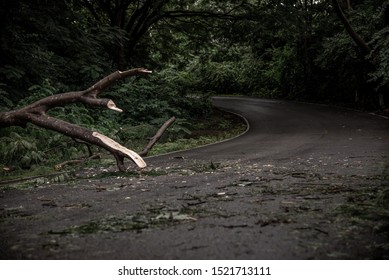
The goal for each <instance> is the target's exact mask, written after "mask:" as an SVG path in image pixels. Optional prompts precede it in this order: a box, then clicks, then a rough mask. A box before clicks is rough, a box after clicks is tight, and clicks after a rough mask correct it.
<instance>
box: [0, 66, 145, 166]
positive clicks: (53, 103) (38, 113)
mask: <svg viewBox="0 0 389 280" xmlns="http://www.w3.org/2000/svg"><path fill="white" fill-rule="evenodd" d="M149 73H151V71H149V70H147V69H144V68H136V69H132V70H127V71H116V72H114V73H112V74H110V75H108V76H107V77H105V78H103V79H101V80H100V81H98V82H97V83H95V84H94V85H93V86H91V87H90V88H88V89H86V90H84V91H75V92H66V93H59V94H55V95H52V96H48V97H45V98H43V99H41V100H38V101H36V102H34V103H32V104H30V105H27V106H26V107H23V108H20V109H17V110H12V111H9V112H0V127H8V126H22V127H25V126H26V125H27V123H32V124H35V125H37V126H40V127H43V128H46V129H50V130H53V131H56V132H59V133H62V134H64V135H67V136H70V137H72V138H76V139H80V140H83V141H85V142H87V143H90V144H93V145H97V146H99V147H102V148H104V149H106V150H107V151H109V152H110V153H111V154H112V155H113V156H114V157H115V159H116V163H117V166H118V168H119V170H121V171H124V170H125V167H124V158H129V159H131V160H132V161H134V162H135V163H136V165H137V166H138V167H140V168H144V167H146V163H145V162H144V160H143V159H142V158H141V157H140V156H139V155H138V154H137V153H135V152H134V151H131V150H129V149H127V148H126V147H123V146H122V145H120V144H119V143H117V142H115V141H114V140H112V139H111V138H109V137H107V136H105V135H103V134H100V133H99V132H97V131H91V130H88V129H86V128H82V127H80V126H78V125H75V124H72V123H68V122H66V121H63V120H60V119H56V118H53V117H51V116H49V115H48V114H47V111H48V110H49V109H52V108H54V107H59V106H61V107H62V106H65V105H67V104H71V103H83V104H86V105H89V106H95V107H106V108H108V109H111V110H114V111H118V112H122V109H120V108H118V107H117V106H116V104H115V103H114V102H113V101H112V100H111V99H105V98H98V95H99V94H100V93H101V92H103V91H104V90H105V89H107V88H108V87H109V86H111V85H113V84H115V83H116V82H117V81H118V80H120V79H124V78H126V77H131V76H136V75H142V74H149Z"/></svg>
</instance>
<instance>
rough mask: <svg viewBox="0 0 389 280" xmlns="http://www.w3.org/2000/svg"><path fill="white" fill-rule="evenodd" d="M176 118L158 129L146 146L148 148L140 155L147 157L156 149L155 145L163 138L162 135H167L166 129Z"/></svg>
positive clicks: (172, 118)
mask: <svg viewBox="0 0 389 280" xmlns="http://www.w3.org/2000/svg"><path fill="white" fill-rule="evenodd" d="M175 120H176V118H175V117H171V118H170V119H169V120H167V121H166V122H165V123H164V124H163V125H162V126H161V127H160V129H158V131H157V133H156V134H155V135H154V136H153V137H152V138H151V139H150V141H149V143H148V144H147V145H146V147H144V148H143V150H142V151H141V152H140V153H139V155H141V156H147V154H148V153H149V151H150V150H151V149H152V148H153V147H154V145H155V143H157V142H158V140H159V139H160V138H161V137H162V135H163V134H164V133H165V131H166V129H168V128H169V126H171V125H172V124H173V123H174V122H175Z"/></svg>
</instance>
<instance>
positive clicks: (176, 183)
mask: <svg viewBox="0 0 389 280" xmlns="http://www.w3.org/2000/svg"><path fill="white" fill-rule="evenodd" d="M214 102H215V105H216V106H218V107H221V108H224V109H226V110H230V111H234V112H236V113H239V114H241V115H243V116H244V117H245V118H246V119H247V121H248V123H249V124H250V129H249V130H248V132H246V133H245V134H244V135H242V136H240V137H238V138H235V139H233V140H230V141H226V142H223V143H219V144H215V145H209V146H206V147H202V148H197V149H193V150H189V151H183V152H178V153H172V154H168V155H164V156H159V157H151V158H147V159H146V161H147V162H148V164H149V167H148V170H147V171H145V172H143V173H142V174H141V175H140V176H133V177H131V176H130V177H123V176H101V174H104V173H102V172H101V171H100V172H99V173H100V175H97V177H88V178H86V177H85V176H86V175H88V172H89V173H93V172H95V170H89V171H84V172H82V175H79V178H78V179H77V180H75V181H68V182H65V183H50V184H37V186H30V187H29V188H26V189H23V190H20V189H19V190H15V189H12V188H10V189H4V190H2V192H1V196H0V203H1V204H0V211H1V217H2V218H1V222H0V226H1V236H0V240H1V243H0V250H1V251H0V253H1V256H2V257H3V258H27V259H29V258H32V259H350V258H351V259H365V258H373V259H374V258H382V257H384V256H385V255H386V256H387V255H388V254H387V253H388V252H385V251H384V249H383V248H384V246H379V244H387V243H388V240H387V239H386V238H387V237H385V232H384V234H380V232H379V231H375V230H372V228H373V227H374V228H377V227H379V226H381V222H377V221H380V220H379V219H378V220H377V219H375V218H374V217H373V216H372V215H370V216H369V217H372V218H371V219H369V218H366V217H365V216H363V215H362V214H363V213H367V214H371V213H369V212H368V211H370V210H369V209H372V208H371V207H370V206H372V205H374V202H375V201H377V199H379V198H380V192H381V191H382V189H384V188H385V187H386V188H387V186H388V185H389V184H388V182H387V181H388V178H389V176H388V155H389V121H388V120H387V119H384V118H382V117H378V116H373V115H369V114H367V113H363V112H358V111H353V110H348V109H344V108H334V107H328V106H321V105H313V104H303V103H296V102H286V101H270V100H261V99H252V98H225V97H223V98H221V97H219V98H215V101H214ZM80 176H81V177H80ZM364 207H366V208H364ZM369 207H370V208H369ZM356 209H359V210H360V211H359V212H358V211H356ZM365 210H366V211H365ZM372 214H374V213H372ZM382 226H385V224H382Z"/></svg>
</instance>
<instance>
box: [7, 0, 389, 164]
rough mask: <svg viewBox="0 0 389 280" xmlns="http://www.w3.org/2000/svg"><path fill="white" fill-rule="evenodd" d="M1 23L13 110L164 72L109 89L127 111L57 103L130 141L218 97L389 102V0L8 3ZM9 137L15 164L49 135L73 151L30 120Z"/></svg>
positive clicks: (366, 104) (37, 157) (64, 113)
mask: <svg viewBox="0 0 389 280" xmlns="http://www.w3.org/2000/svg"><path fill="white" fill-rule="evenodd" d="M342 15H343V17H342ZM0 21H1V23H0V111H3V112H5V111H10V110H15V109H17V108H21V107H23V106H26V105H27V104H30V103H32V102H35V101H37V100H39V99H42V98H44V97H47V96H50V95H53V94H55V93H58V92H65V91H74V90H81V89H84V88H88V87H89V86H90V85H92V84H93V83H95V82H96V81H97V80H99V79H101V78H102V77H104V76H106V75H108V74H110V73H112V72H115V71H116V70H126V69H130V68H135V67H147V68H148V69H152V70H153V72H154V74H153V75H150V76H147V77H134V78H132V79H131V80H129V81H122V82H121V83H119V84H118V85H117V86H114V87H113V88H111V89H110V90H109V91H107V92H106V93H105V96H107V97H108V98H113V99H115V102H116V103H117V105H118V107H120V108H123V109H125V113H123V114H122V115H120V116H118V115H115V114H112V113H110V112H97V111H96V110H95V109H93V108H92V109H90V108H88V107H86V106H84V105H82V104H81V105H80V104H78V105H70V106H67V107H63V108H53V109H52V110H51V113H52V114H53V115H54V116H56V117H58V118H62V119H64V120H66V121H69V122H73V123H76V124H82V125H84V126H88V127H90V128H98V129H99V130H100V131H102V132H106V131H107V130H108V129H111V131H115V132H116V137H117V138H119V139H120V140H122V141H124V142H126V141H128V139H127V138H128V132H126V131H128V130H127V129H126V127H128V128H129V127H134V126H140V125H144V124H153V125H160V124H161V123H163V121H164V120H166V119H167V118H169V117H171V116H172V115H174V116H176V117H177V118H178V123H181V124H183V127H182V130H181V131H185V129H186V128H185V125H184V124H185V123H186V121H187V120H188V119H190V118H194V117H201V116H205V115H206V114H208V113H209V112H210V110H211V106H210V99H209V97H210V96H211V95H212V94H245V95H253V96H258V97H265V98H285V99H297V100H308V101H317V102H330V103H337V104H342V105H345V104H346V105H348V106H356V107H363V108H367V109H373V110H378V109H380V107H382V106H383V105H384V104H387V103H388V102H389V96H388V95H389V94H388V82H389V36H388V35H389V1H388V0H333V1H331V0H275V1H267V0H244V1H238V0H226V1H216V0H188V1H180V0H28V1H27V0H18V1H9V0H1V1H0ZM347 24H348V25H347ZM350 28H352V32H354V34H355V35H357V36H358V38H359V39H360V42H362V43H363V44H364V45H363V46H362V45H361V44H358V42H357V41H356V40H355V37H354V38H353V36H350V34H351V33H350ZM361 46H362V47H361ZM194 97H195V98H194ZM134 104H137V106H136V110H132V109H130V108H134ZM0 137H3V140H2V141H1V144H0V154H1V157H2V160H3V162H5V163H13V164H15V163H16V162H18V163H19V164H20V162H23V164H21V165H23V166H25V167H28V166H31V165H32V164H34V162H39V161H41V160H42V154H41V153H40V152H39V150H41V147H39V145H40V139H42V138H45V139H49V140H48V141H46V145H48V146H49V149H54V147H56V149H57V148H58V147H59V146H60V149H59V150H60V151H61V152H58V153H62V154H63V153H69V150H71V149H70V148H69V146H68V145H64V144H59V142H60V141H59V137H60V136H56V135H54V134H50V133H49V134H47V135H46V134H45V135H44V136H42V133H41V132H39V133H38V132H37V130H36V128H34V127H30V126H29V127H28V128H27V131H24V130H20V129H18V128H6V129H2V130H1V131H0ZM17 139H19V140H20V141H19V140H18V141H19V142H18V141H17ZM33 139H35V140H33ZM23 141H24V142H23ZM11 143H13V144H11ZM26 143H29V145H27V146H28V148H26V147H25V146H26V145H25V144H26ZM48 143H49V144H48ZM10 146H11V148H10ZM6 147H7V148H6ZM12 147H13V148H12ZM61 147H62V148H61ZM61 149H62V150H61ZM24 150H28V151H29V153H28V154H29V158H24V159H23V160H22V158H23V155H24V156H25V155H26V153H25V152H23V151H24ZM57 150H58V149H57ZM65 151H66V152H65Z"/></svg>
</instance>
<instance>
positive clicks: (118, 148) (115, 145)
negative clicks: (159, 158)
mask: <svg viewBox="0 0 389 280" xmlns="http://www.w3.org/2000/svg"><path fill="white" fill-rule="evenodd" d="M92 135H93V136H94V137H97V138H99V139H100V140H101V141H102V142H103V143H104V144H106V145H107V146H109V147H111V148H112V149H114V150H116V151H120V152H122V153H123V154H125V155H127V156H128V157H129V158H131V159H132V160H133V161H134V162H135V163H136V165H138V167H139V168H145V167H146V166H147V164H146V162H145V161H144V160H143V158H142V157H141V156H140V155H138V154H137V153H135V152H134V151H132V150H130V149H127V148H126V147H124V146H122V145H120V144H119V143H118V142H116V141H114V140H112V139H111V138H109V137H107V136H105V135H103V134H101V133H99V132H93V134H92Z"/></svg>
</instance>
